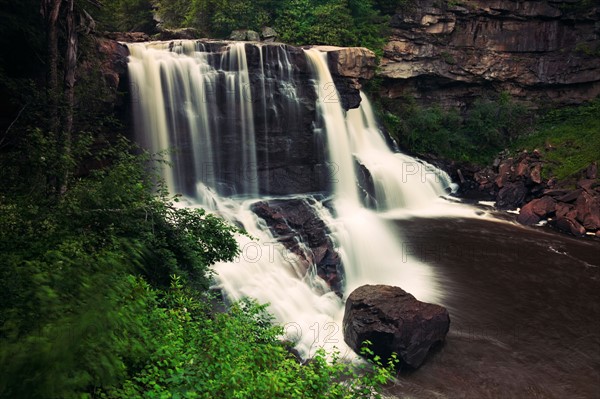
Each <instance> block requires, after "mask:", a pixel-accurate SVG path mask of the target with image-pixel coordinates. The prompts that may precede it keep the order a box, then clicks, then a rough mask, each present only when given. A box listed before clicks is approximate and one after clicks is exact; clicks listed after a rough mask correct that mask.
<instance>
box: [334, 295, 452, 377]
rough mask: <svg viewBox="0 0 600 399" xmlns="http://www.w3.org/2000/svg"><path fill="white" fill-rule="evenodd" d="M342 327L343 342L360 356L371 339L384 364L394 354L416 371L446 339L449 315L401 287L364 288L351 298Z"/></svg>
mask: <svg viewBox="0 0 600 399" xmlns="http://www.w3.org/2000/svg"><path fill="white" fill-rule="evenodd" d="M343 324H344V339H345V341H346V343H347V344H348V345H349V346H350V347H351V348H352V349H353V350H354V351H356V352H357V353H358V352H359V351H360V348H361V347H362V346H363V342H364V341H367V340H368V341H371V343H372V345H371V346H370V349H371V350H372V351H373V352H374V354H375V355H379V356H380V357H381V358H382V359H383V361H384V362H385V361H386V360H387V359H388V358H389V357H390V356H391V354H392V353H393V352H395V353H396V354H397V355H398V358H399V359H400V362H401V363H400V364H401V366H406V365H407V366H410V367H413V368H417V367H419V366H420V365H421V364H422V363H423V361H424V360H425V358H426V357H427V354H428V353H429V350H430V349H431V348H432V347H433V346H435V345H436V344H438V343H441V342H443V341H444V339H445V338H446V334H447V333H448V330H449V328H450V315H449V314H448V311H447V310H446V308H444V307H442V306H439V305H434V304H430V303H425V302H421V301H419V300H417V299H416V298H415V297H414V296H412V295H411V294H409V293H408V292H406V291H404V290H403V289H401V288H399V287H393V286H389V285H364V286H362V287H359V288H357V289H356V290H354V291H353V292H352V293H351V294H350V296H349V297H348V300H347V301H346V310H345V313H344V323H343Z"/></svg>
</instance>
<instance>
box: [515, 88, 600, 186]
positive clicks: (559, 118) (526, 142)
mask: <svg viewBox="0 0 600 399" xmlns="http://www.w3.org/2000/svg"><path fill="white" fill-rule="evenodd" d="M598 115H600V98H596V99H595V100H594V101H591V102H589V103H587V104H583V105H580V106H576V107H563V108H560V109H554V110H551V111H548V112H547V113H546V115H545V116H544V117H543V118H542V119H541V120H540V122H539V123H538V125H537V126H536V128H535V129H534V130H533V132H532V133H531V134H529V135H525V136H523V137H520V138H519V140H517V141H516V142H515V143H514V144H513V146H512V149H513V150H514V151H521V150H523V149H527V150H529V151H532V150H534V149H538V150H540V151H541V152H542V153H543V155H544V160H545V164H544V169H543V174H544V176H545V177H547V178H549V177H556V178H558V179H566V178H568V177H570V176H573V175H575V174H577V173H578V172H579V171H581V170H582V169H584V168H586V167H587V166H588V165H589V164H590V163H592V162H597V163H600V119H599V118H598Z"/></svg>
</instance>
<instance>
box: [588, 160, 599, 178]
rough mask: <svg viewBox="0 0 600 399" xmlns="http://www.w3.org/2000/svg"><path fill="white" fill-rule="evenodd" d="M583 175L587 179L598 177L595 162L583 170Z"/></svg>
mask: <svg viewBox="0 0 600 399" xmlns="http://www.w3.org/2000/svg"><path fill="white" fill-rule="evenodd" d="M585 177H587V178H588V179H597V178H598V164H597V163H596V162H594V163H592V164H591V165H590V166H588V168H587V169H586V171H585Z"/></svg>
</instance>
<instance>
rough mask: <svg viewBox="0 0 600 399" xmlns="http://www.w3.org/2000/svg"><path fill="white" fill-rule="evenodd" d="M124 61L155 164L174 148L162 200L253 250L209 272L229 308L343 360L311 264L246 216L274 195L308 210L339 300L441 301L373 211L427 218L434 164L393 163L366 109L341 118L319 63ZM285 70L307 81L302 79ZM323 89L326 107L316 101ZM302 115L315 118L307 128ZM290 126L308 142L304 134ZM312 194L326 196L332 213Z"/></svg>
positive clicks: (332, 308) (309, 58)
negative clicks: (330, 263) (262, 314)
mask: <svg viewBox="0 0 600 399" xmlns="http://www.w3.org/2000/svg"><path fill="white" fill-rule="evenodd" d="M129 48H130V51H131V57H130V62H129V72H130V80H131V84H132V93H133V94H136V95H135V96H134V100H135V101H134V104H133V107H134V118H135V126H136V132H137V136H138V137H139V140H140V142H141V143H142V144H143V145H145V146H147V147H148V148H149V149H150V150H152V151H155V152H157V151H162V150H167V149H169V148H173V149H174V151H173V152H171V153H169V154H168V157H169V158H168V160H169V161H171V162H172V163H173V167H172V168H171V169H169V170H165V179H166V181H167V183H168V185H169V187H170V189H171V190H172V191H173V192H178V193H182V194H184V195H185V196H186V197H187V198H188V203H189V206H203V207H208V208H210V209H212V210H214V211H217V212H219V213H220V214H221V215H222V216H223V217H225V218H227V219H229V220H231V221H235V222H237V223H240V224H242V225H243V226H244V228H245V229H246V230H247V231H248V232H249V233H250V235H251V236H253V237H255V238H256V239H257V240H251V239H249V238H247V237H240V238H239V244H240V248H241V250H242V256H240V258H239V259H238V260H237V261H235V262H229V263H221V264H217V265H215V271H216V272H217V277H216V284H217V285H218V286H219V287H220V288H222V289H223V290H224V291H225V293H226V294H227V296H228V297H229V298H231V299H239V298H241V297H244V296H249V297H253V298H256V299H257V300H258V301H260V302H263V303H270V304H271V307H270V311H271V312H272V313H273V314H274V316H275V317H276V319H277V320H278V321H279V322H281V323H283V324H285V327H286V331H287V332H288V333H289V335H290V338H292V339H295V340H297V341H298V346H297V347H298V350H299V351H300V353H301V354H302V355H303V356H309V355H310V354H311V352H312V351H313V350H314V349H315V347H320V346H325V347H332V346H337V347H338V348H340V349H341V351H342V353H345V352H346V351H348V350H349V349H348V348H347V347H346V345H345V344H344V342H343V337H342V334H341V319H342V316H343V301H342V299H340V298H339V297H338V296H337V295H336V294H335V293H334V292H332V291H331V290H330V289H329V287H328V285H327V284H326V283H325V281H324V280H322V279H321V278H320V277H318V276H317V273H316V272H315V265H314V264H311V265H309V268H308V271H307V270H306V267H305V265H304V263H303V261H302V259H301V257H300V256H299V255H298V254H297V253H292V252H290V251H288V250H287V249H286V248H285V247H284V246H283V245H281V244H280V243H279V242H278V241H277V239H276V237H274V236H273V234H272V233H271V231H270V230H269V228H268V227H267V225H266V224H265V222H264V221H263V220H262V219H261V218H259V217H258V216H257V215H256V214H255V213H254V212H252V211H251V205H252V204H253V203H256V202H257V201H259V200H261V199H265V197H264V195H263V198H260V197H259V195H262V193H271V194H273V193H275V194H288V195H292V194H293V195H295V197H294V198H299V199H301V200H303V201H306V203H307V204H309V205H310V207H312V209H313V212H314V213H315V214H317V215H319V217H320V218H321V219H322V220H324V221H325V223H326V225H327V227H328V229H329V230H330V232H331V238H332V240H333V242H334V245H335V247H336V249H337V251H338V253H339V254H340V257H341V258H342V262H343V265H344V270H345V274H344V284H345V291H344V292H345V295H347V294H349V293H350V292H351V291H352V290H353V289H354V288H356V287H358V286H360V285H363V284H368V283H371V284H374V283H384V284H393V285H398V286H401V287H402V288H404V289H406V290H407V291H409V292H411V293H412V294H414V295H415V296H416V297H417V298H419V299H421V300H425V301H439V300H440V299H441V292H440V290H439V289H438V288H437V283H436V280H435V276H433V274H432V272H431V271H430V269H429V268H428V266H427V265H425V264H422V263H420V262H417V261H415V260H414V259H412V258H411V257H410V256H409V254H407V253H406V251H404V248H403V247H402V239H401V238H400V237H398V235H397V233H396V232H395V231H393V230H392V229H391V227H390V226H388V223H389V222H388V221H387V219H386V218H385V217H383V216H382V214H381V213H379V212H382V211H389V210H391V209H395V208H398V207H403V208H406V207H412V208H418V207H423V206H427V204H429V203H431V202H433V201H436V199H437V198H438V197H439V195H441V194H443V193H445V191H444V188H445V187H444V185H448V184H449V183H450V181H449V179H448V178H447V176H445V175H444V174H443V173H441V172H439V171H436V170H435V169H434V168H433V167H432V166H430V165H427V164H425V163H422V162H420V161H418V160H416V159H414V158H411V157H407V156H405V155H402V154H395V153H393V152H391V151H390V150H389V149H388V147H387V145H386V144H385V141H384V140H383V137H382V135H381V133H380V131H379V130H378V129H377V125H376V123H375V120H374V116H373V113H372V110H371V109H370V105H369V103H368V100H367V99H366V98H365V97H364V96H363V101H362V105H361V106H360V108H359V109H357V110H351V111H349V112H345V111H344V110H343V109H342V107H341V105H340V104H341V102H340V101H339V100H340V99H339V97H338V95H337V93H336V92H334V93H331V89H332V87H334V86H333V84H332V82H333V79H332V77H331V74H330V72H329V69H328V67H327V62H326V59H325V54H324V53H321V52H319V51H316V50H308V51H306V52H301V51H296V53H292V52H291V51H292V50H291V48H286V47H285V46H282V45H256V44H244V43H233V44H232V43H210V42H209V43H205V44H202V43H197V42H192V41H181V42H172V43H149V44H131V45H129ZM296 50H297V49H296ZM293 58H294V59H296V61H297V60H299V59H303V60H304V63H305V64H306V62H308V64H309V65H310V69H309V70H306V71H305V72H302V71H300V70H299V69H298V68H297V67H296V65H295V64H294V63H293ZM311 78H312V80H311ZM311 82H312V84H311ZM303 87H304V88H305V87H310V88H311V90H309V91H310V93H306V92H304V91H305V89H303ZM324 89H325V90H327V93H328V95H327V96H326V98H325V97H324V98H320V97H319V93H320V92H321V91H322V90H324ZM310 112H312V114H310ZM306 115H309V116H311V115H312V121H308V122H309V124H308V125H307V124H306V119H307V118H306ZM299 126H304V127H302V129H304V130H307V129H306V127H307V126H308V130H309V132H308V133H306V132H304V133H300V130H302V129H301V128H299ZM311 126H312V127H311ZM295 129H296V130H295ZM259 132H260V133H259ZM323 134H324V135H325V136H326V137H322V135H323ZM322 143H326V149H325V150H324V149H323V145H322ZM300 146H303V147H302V148H304V149H305V150H306V149H309V150H310V151H305V152H307V153H308V155H306V154H305V155H303V156H304V158H302V160H300V158H299V156H298V154H297V152H295V151H294V149H297V148H300ZM307 160H308V161H307ZM300 161H302V162H304V164H302V163H301V162H300ZM327 161H328V162H329V163H327ZM307 162H308V163H310V165H306V163H307ZM323 165H329V166H330V169H329V171H330V172H331V170H333V171H335V174H333V173H330V177H331V181H330V182H329V183H331V184H330V185H329V187H327V186H324V185H323V184H320V183H321V182H322V178H321V176H319V177H318V178H314V179H307V176H306V175H310V174H311V173H312V174H313V176H316V175H317V171H318V170H319V168H318V166H321V167H322V166H323ZM358 165H361V167H362V168H364V169H366V170H367V171H368V173H369V175H370V179H371V180H372V183H373V187H374V190H373V191H374V192H372V193H369V194H368V195H369V196H371V197H373V199H374V201H375V202H376V204H377V206H376V210H373V209H369V208H367V207H365V205H364V203H365V201H363V200H362V199H361V197H363V196H364V193H362V192H361V191H360V190H359V189H358V188H357V182H358V177H357V174H356V169H357V168H358V167H359V166H358ZM274 175H276V176H278V179H277V180H273V179H271V177H272V176H274ZM309 177H310V176H309ZM331 186H332V187H331ZM284 189H285V190H287V191H288V192H282V191H283V190H284ZM311 191H321V192H323V191H325V194H326V195H332V201H330V203H331V207H332V208H333V214H332V212H331V211H330V209H329V206H328V207H325V206H324V205H323V203H322V202H320V201H316V200H315V199H314V198H315V197H314V195H311V194H310V192H311ZM288 197H289V196H288ZM309 199H310V200H309ZM267 200H268V197H267ZM301 248H304V249H303V250H304V251H305V252H310V249H308V247H307V246H301ZM309 255H310V254H309ZM312 258H313V257H311V256H307V257H306V259H312Z"/></svg>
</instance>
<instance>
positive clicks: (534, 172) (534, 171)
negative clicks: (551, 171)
mask: <svg viewBox="0 0 600 399" xmlns="http://www.w3.org/2000/svg"><path fill="white" fill-rule="evenodd" d="M529 176H530V178H531V181H533V182H534V183H536V184H541V183H542V164H540V163H536V164H535V165H533V167H532V168H531V171H530V173H529Z"/></svg>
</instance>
